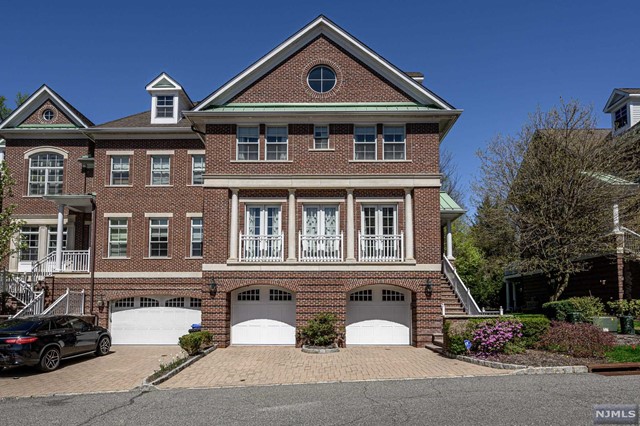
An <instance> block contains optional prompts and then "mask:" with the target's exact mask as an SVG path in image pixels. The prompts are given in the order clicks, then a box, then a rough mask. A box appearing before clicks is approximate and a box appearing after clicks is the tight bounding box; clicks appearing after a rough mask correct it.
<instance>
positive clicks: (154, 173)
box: [151, 155, 171, 185]
mask: <svg viewBox="0 0 640 426" xmlns="http://www.w3.org/2000/svg"><path fill="white" fill-rule="evenodd" d="M170 176H171V156H169V155H152V156H151V185H169V183H170V182H171V179H170Z"/></svg>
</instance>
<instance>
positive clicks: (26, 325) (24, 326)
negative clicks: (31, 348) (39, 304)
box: [0, 319, 40, 332]
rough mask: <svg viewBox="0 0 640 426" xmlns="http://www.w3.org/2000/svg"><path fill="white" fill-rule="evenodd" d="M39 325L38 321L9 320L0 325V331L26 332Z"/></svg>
mask: <svg viewBox="0 0 640 426" xmlns="http://www.w3.org/2000/svg"><path fill="white" fill-rule="evenodd" d="M39 323H40V320H35V321H34V320H25V319H11V320H7V321H4V322H2V323H0V331H4V332H7V331H10V332H16V331H17V332H20V331H28V330H31V329H32V328H33V327H35V326H36V325H37V324H39Z"/></svg>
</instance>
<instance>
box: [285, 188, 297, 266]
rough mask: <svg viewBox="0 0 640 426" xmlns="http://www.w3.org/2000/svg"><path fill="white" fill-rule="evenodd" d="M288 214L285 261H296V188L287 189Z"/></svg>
mask: <svg viewBox="0 0 640 426" xmlns="http://www.w3.org/2000/svg"><path fill="white" fill-rule="evenodd" d="M287 204H288V207H289V209H288V211H289V215H288V216H287V232H288V233H289V235H287V246H288V247H287V262H295V261H296V190H295V189H290V190H289V199H288V201H287Z"/></svg>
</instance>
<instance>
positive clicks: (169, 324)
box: [110, 296, 201, 345]
mask: <svg viewBox="0 0 640 426" xmlns="http://www.w3.org/2000/svg"><path fill="white" fill-rule="evenodd" d="M200 304H201V300H200V299H195V298H189V297H173V296H149V297H128V298H126V299H120V300H116V301H114V302H112V305H111V324H110V331H111V338H112V339H113V344H115V345H177V344H178V338H179V337H180V336H182V335H185V334H187V333H188V332H189V328H191V324H199V323H200V321H201V313H200Z"/></svg>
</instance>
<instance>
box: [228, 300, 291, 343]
mask: <svg viewBox="0 0 640 426" xmlns="http://www.w3.org/2000/svg"><path fill="white" fill-rule="evenodd" d="M261 292H262V295H263V298H262V300H260V301H250V302H246V301H237V300H234V299H235V298H232V303H231V344H233V345H295V343H296V340H295V336H296V328H295V326H296V308H295V300H291V301H285V302H283V301H271V300H268V297H264V295H267V294H268V289H266V290H265V289H262V290H261ZM265 299H266V300H265Z"/></svg>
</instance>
